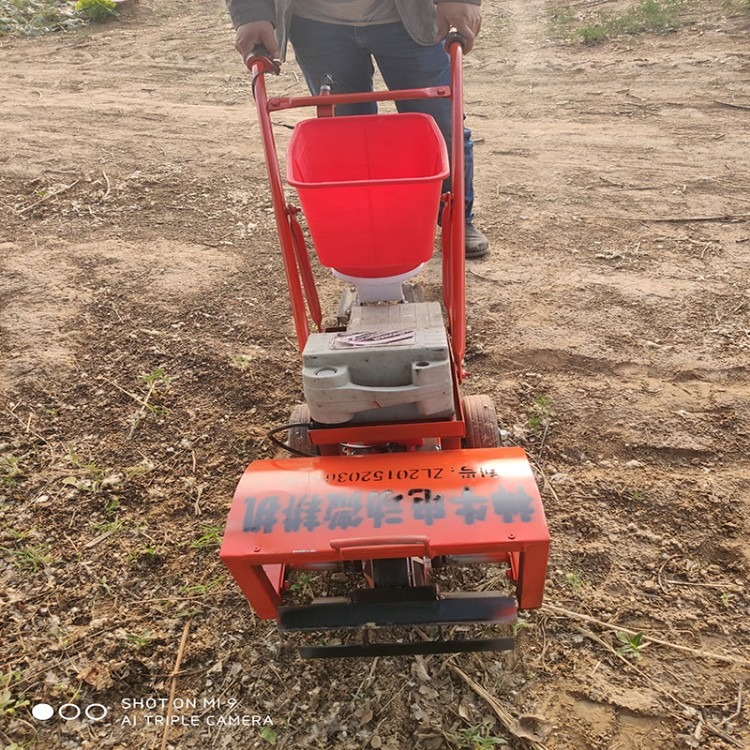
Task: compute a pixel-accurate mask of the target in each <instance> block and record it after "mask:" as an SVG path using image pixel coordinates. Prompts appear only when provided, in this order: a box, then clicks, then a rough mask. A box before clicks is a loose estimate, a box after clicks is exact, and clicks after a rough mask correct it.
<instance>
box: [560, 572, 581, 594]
mask: <svg viewBox="0 0 750 750" xmlns="http://www.w3.org/2000/svg"><path fill="white" fill-rule="evenodd" d="M563 582H564V583H565V585H566V586H570V588H572V589H573V591H578V590H579V589H581V588H583V583H584V581H583V576H582V575H581V572H580V571H579V570H570V571H568V572H567V573H565V574H564V575H563Z"/></svg>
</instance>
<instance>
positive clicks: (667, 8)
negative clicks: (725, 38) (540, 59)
mask: <svg viewBox="0 0 750 750" xmlns="http://www.w3.org/2000/svg"><path fill="white" fill-rule="evenodd" d="M685 2H686V0H638V2H636V3H634V4H632V5H630V7H628V8H627V9H626V10H625V11H624V12H623V13H621V14H619V15H609V16H604V15H602V16H600V17H599V19H598V20H597V21H595V22H593V23H589V24H587V25H579V26H578V27H575V21H576V17H575V14H574V13H573V11H572V9H571V8H570V7H567V6H556V7H555V8H554V9H553V10H552V11H551V13H550V15H549V18H550V26H551V27H552V33H553V35H555V36H566V37H568V38H571V37H573V38H577V39H578V40H579V41H581V42H583V43H584V44H599V43H601V42H604V41H606V40H609V39H614V38H616V37H620V36H633V35H636V34H642V33H656V34H664V33H666V32H669V31H673V30H674V29H676V28H677V27H678V26H679V25H680V18H679V13H680V10H681V9H682V8H683V6H684V5H685Z"/></svg>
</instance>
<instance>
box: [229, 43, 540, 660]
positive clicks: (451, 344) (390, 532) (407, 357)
mask: <svg viewBox="0 0 750 750" xmlns="http://www.w3.org/2000/svg"><path fill="white" fill-rule="evenodd" d="M448 49H449V52H450V58H451V85H450V87H448V86H446V87H438V88H426V89H410V90H406V91H378V92H370V93H362V94H331V93H328V92H327V88H328V87H325V89H324V90H322V91H321V94H320V95H316V96H303V97H296V98H288V97H284V98H279V97H271V98H268V97H267V94H266V85H265V75H266V74H267V73H272V72H277V67H276V64H275V63H274V62H272V61H271V60H269V59H268V58H266V57H264V56H263V55H260V54H258V55H254V56H252V57H251V58H249V60H248V61H247V64H248V67H249V68H250V70H251V71H252V73H253V89H254V95H255V100H256V106H257V111H258V118H259V122H260V129H261V134H262V141H263V147H264V150H265V156H266V163H267V166H268V174H269V180H270V186H271V193H272V198H273V205H274V210H275V215H276V224H277V229H278V234H279V239H280V245H281V253H282V257H283V261H284V266H285V271H286V279H287V283H288V286H289V293H290V298H291V305H292V313H293V318H294V323H295V328H296V333H297V339H298V342H299V346H300V350H301V352H302V384H303V390H304V394H305V403H304V404H300V405H297V406H296V407H294V408H293V409H292V410H291V417H290V423H289V424H287V425H283V426H281V427H279V428H277V429H275V430H273V431H272V433H271V434H270V438H271V439H272V440H273V441H274V442H276V443H279V440H278V438H277V437H276V435H278V434H280V433H282V432H283V431H286V434H287V439H286V443H284V448H285V449H286V450H287V451H288V452H289V453H291V454H293V455H294V457H293V458H279V459H274V460H258V461H253V462H252V463H251V464H250V465H249V466H248V467H247V470H246V471H245V473H244V475H243V477H242V479H241V481H240V483H239V485H238V487H237V491H236V493H235V496H234V500H233V502H232V507H231V510H230V513H229V518H228V520H227V526H226V532H225V534H224V540H223V544H222V548H221V558H222V560H223V561H224V563H225V564H226V566H227V567H228V568H229V570H230V572H231V574H232V576H233V577H234V579H235V580H236V581H237V583H238V585H239V586H240V588H241V589H242V591H243V592H244V594H245V596H246V597H247V599H248V601H249V602H250V604H251V605H252V607H253V609H254V610H255V612H256V614H257V615H258V616H259V617H261V618H263V619H275V620H276V621H277V623H278V627H279V630H281V631H308V632H314V633H317V635H315V636H313V642H314V643H315V645H309V646H306V647H303V648H302V653H303V655H304V656H308V657H338V656H378V655H394V654H395V655H398V654H413V653H448V652H458V651H481V650H503V649H508V648H511V647H512V638H510V637H487V633H486V630H487V627H486V626H487V625H488V624H497V623H503V624H507V623H512V622H513V621H515V619H516V613H517V608H520V609H534V608H536V607H539V606H540V605H541V603H542V596H543V590H544V581H545V574H546V568H547V558H548V552H549V533H548V531H547V525H546V522H545V518H544V509H543V507H542V502H541V499H540V496H539V491H538V489H537V486H536V483H535V481H534V477H533V474H532V471H531V467H530V465H529V463H528V460H527V458H526V455H525V453H524V452H523V450H521V449H520V448H515V447H501V445H500V440H499V429H498V424H497V417H496V415H495V409H494V406H493V404H492V401H491V400H490V399H489V398H488V397H486V396H476V395H470V396H464V397H462V396H461V395H460V392H459V386H460V384H461V382H462V379H463V376H464V374H465V373H464V370H463V357H464V345H465V296H464V294H465V293H464V289H465V286H464V284H465V279H464V276H465V269H464V253H463V248H464V228H465V226H464V219H463V202H464V185H463V180H462V178H461V175H463V174H464V169H463V138H462V134H463V95H462V54H463V49H462V46H461V43H460V39H459V38H455V37H454V38H451V39H449V41H448ZM429 97H447V98H449V99H450V100H451V102H452V112H453V115H452V129H453V134H454V137H453V138H452V148H451V152H452V153H451V156H450V161H449V158H448V153H447V149H446V146H445V142H444V139H443V137H442V136H441V134H440V132H439V131H438V130H437V127H436V125H435V123H434V121H433V120H432V118H430V117H428V116H427V115H422V114H415V113H398V114H379V115H362V116H348V117H333V116H332V115H333V114H334V112H335V107H336V106H337V105H339V104H343V103H351V102H360V101H381V100H391V101H396V102H399V101H402V100H408V99H421V98H429ZM294 107H313V108H315V109H316V114H317V117H313V118H312V119H307V120H304V121H302V122H299V123H298V124H297V125H296V126H295V129H294V133H293V135H292V138H291V140H290V144H289V150H288V153H287V180H288V182H289V183H290V184H291V185H293V186H294V187H295V188H296V190H297V194H298V196H299V200H300V203H301V206H302V211H303V212H304V215H305V218H306V220H307V224H308V227H309V231H310V235H311V237H312V241H313V245H314V246H315V250H316V252H317V256H318V259H319V261H320V263H321V264H322V265H323V266H326V267H329V268H331V269H332V271H333V273H334V275H335V276H337V277H338V278H339V279H341V280H343V281H344V282H345V291H344V294H343V296H342V304H341V305H340V307H339V310H338V311H337V315H338V317H337V324H336V325H334V326H330V327H325V326H324V325H323V316H322V312H321V305H320V302H319V299H318V294H317V291H316V287H315V282H314V279H313V274H312V270H311V263H310V258H309V254H308V251H307V248H306V246H305V240H304V236H303V232H302V229H301V226H300V224H299V221H298V218H297V217H298V214H299V213H300V209H298V208H296V207H295V206H293V205H291V204H288V203H287V201H286V198H285V195H284V188H283V184H282V179H281V173H280V169H279V164H278V160H277V156H276V149H275V144H274V139H273V134H272V130H271V119H270V117H271V113H273V112H275V111H278V110H282V109H289V108H294ZM449 166H450V172H451V174H452V175H453V180H452V187H451V189H450V191H449V192H443V181H444V179H445V178H446V177H447V175H448V173H449ZM441 202H442V221H441V225H442V280H443V294H442V304H441V302H427V301H423V300H422V299H421V294H420V291H419V287H416V286H412V285H410V284H409V283H408V279H410V278H411V277H412V276H414V275H416V274H417V273H418V272H419V271H420V269H421V268H422V266H423V265H424V263H426V262H427V261H428V260H429V259H430V258H431V256H432V253H433V243H434V239H435V231H436V219H437V217H438V213H439V210H440V208H441ZM311 323H312V325H311ZM311 329H312V330H311ZM482 564H501V565H504V566H505V568H506V569H507V577H508V578H509V579H510V581H511V582H512V583H514V584H515V598H514V597H513V596H511V595H510V593H511V589H510V588H508V590H505V587H504V586H500V588H501V589H502V590H496V591H486V590H478V591H461V592H450V591H444V590H442V588H441V587H440V586H439V585H438V582H437V581H438V580H439V579H443V578H446V577H445V576H444V571H445V570H446V569H449V566H453V565H455V566H468V565H482ZM304 571H332V572H333V573H332V574H331V575H330V576H329V578H330V579H331V580H332V581H333V582H332V583H331V584H330V585H329V586H328V593H336V594H341V595H337V596H326V597H323V598H316V599H313V600H312V601H307V602H302V603H300V602H299V601H296V602H295V601H291V600H290V599H294V598H299V597H295V596H294V595H295V594H297V593H298V592H297V591H296V589H298V588H299V586H298V585H297V584H293V583H292V582H293V581H294V580H295V577H297V578H296V580H300V572H303V573H302V575H305V574H304ZM455 578H459V576H448V577H447V578H446V580H448V581H450V580H451V579H455ZM498 580H500V578H499V577H498ZM290 589H291V591H290ZM456 625H457V626H461V627H457V628H454V627H445V626H456ZM466 625H482V626H483V627H482V628H474V630H480V631H481V634H482V637H474V636H475V635H476V633H470V634H469V635H467V632H468V631H469V630H471V629H470V628H466V627H464V626H466ZM435 626H437V627H435ZM506 630H507V629H506ZM320 631H329V632H330V631H336V633H335V635H336V638H335V642H334V643H330V642H329V643H322V644H321V643H320V639H321V635H320ZM342 631H345V632H343V633H342ZM352 631H354V633H352ZM457 632H458V633H460V634H461V635H462V637H456V633H457ZM506 635H507V634H506Z"/></svg>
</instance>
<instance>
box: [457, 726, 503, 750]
mask: <svg viewBox="0 0 750 750" xmlns="http://www.w3.org/2000/svg"><path fill="white" fill-rule="evenodd" d="M483 732H484V729H483V727H480V726H474V727H466V728H465V729H459V731H458V732H456V734H455V735H454V736H453V740H454V741H455V742H456V744H457V745H458V747H460V748H462V749H465V750H493V748H496V747H507V746H508V741H507V740H504V739H503V738H502V737H493V736H490V735H487V736H485V735H484V734H483Z"/></svg>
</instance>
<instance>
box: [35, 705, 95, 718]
mask: <svg viewBox="0 0 750 750" xmlns="http://www.w3.org/2000/svg"><path fill="white" fill-rule="evenodd" d="M108 713H109V709H108V708H107V707H106V706H104V705H103V704H101V703H90V704H89V705H88V706H86V707H85V708H83V709H81V707H80V706H79V705H77V704H75V703H63V704H62V705H61V706H59V707H58V709H57V711H55V709H54V707H53V706H50V704H49V703H37V704H36V705H34V706H33V707H32V708H31V715H32V716H33V717H34V718H35V719H36V720H37V721H49V720H50V719H51V718H52V717H53V716H54V715H55V714H57V715H58V716H59V717H60V718H61V719H62V720H63V721H75V720H76V719H80V718H81V715H83V716H85V717H86V718H87V719H88V720H89V721H104V719H106V718H107V714H108Z"/></svg>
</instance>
